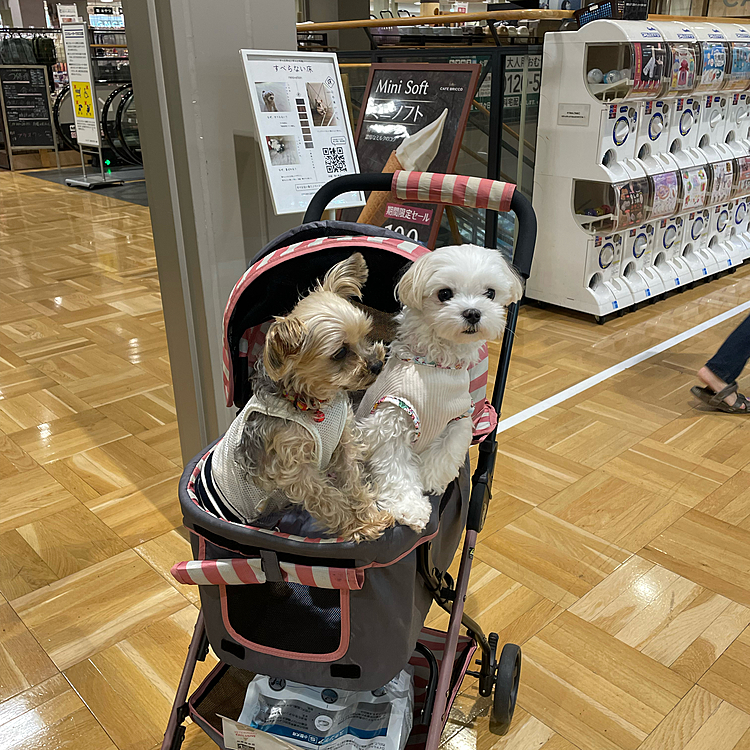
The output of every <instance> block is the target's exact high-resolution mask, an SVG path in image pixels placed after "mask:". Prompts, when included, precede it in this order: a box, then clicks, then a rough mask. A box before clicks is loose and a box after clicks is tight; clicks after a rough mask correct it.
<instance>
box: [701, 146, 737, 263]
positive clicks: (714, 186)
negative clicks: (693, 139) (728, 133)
mask: <svg viewBox="0 0 750 750" xmlns="http://www.w3.org/2000/svg"><path fill="white" fill-rule="evenodd" d="M709 177H710V184H711V187H710V190H709V199H708V202H707V207H708V210H709V224H708V251H709V252H710V253H711V254H712V255H713V256H714V257H715V258H717V260H718V262H719V269H720V270H722V271H725V270H726V269H727V268H732V267H733V266H736V265H737V264H738V262H741V261H738V256H739V255H740V253H739V250H738V248H736V247H734V246H732V245H731V244H730V242H729V239H730V236H731V230H732V217H733V214H734V201H733V200H732V185H733V182H734V160H729V161H728V162H726V161H721V162H715V163H712V164H710V165H709Z"/></svg>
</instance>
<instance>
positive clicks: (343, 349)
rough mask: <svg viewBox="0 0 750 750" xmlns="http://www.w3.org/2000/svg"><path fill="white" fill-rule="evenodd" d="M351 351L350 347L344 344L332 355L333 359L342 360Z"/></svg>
mask: <svg viewBox="0 0 750 750" xmlns="http://www.w3.org/2000/svg"><path fill="white" fill-rule="evenodd" d="M348 353H349V348H348V347H346V346H342V347H341V349H339V350H338V351H337V352H336V353H335V354H333V355H332V356H331V359H335V360H337V361H338V360H342V359H343V358H344V357H346V355H347V354H348Z"/></svg>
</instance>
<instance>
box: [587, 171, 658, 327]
mask: <svg viewBox="0 0 750 750" xmlns="http://www.w3.org/2000/svg"><path fill="white" fill-rule="evenodd" d="M644 183H646V180H645V178H642V179H638V180H633V181H628V182H621V183H616V184H614V185H611V184H608V183H596V182H591V181H589V180H580V181H576V182H575V184H574V189H573V201H574V212H575V218H576V221H577V223H578V224H579V226H580V227H581V228H582V229H583V230H585V231H586V232H587V233H588V234H589V239H588V241H587V247H586V263H585V267H584V272H583V279H582V281H583V286H584V288H585V289H586V290H587V294H588V295H589V297H590V302H591V303H593V304H589V310H588V311H589V312H593V313H594V314H595V315H597V316H605V315H608V314H609V313H612V312H613V311H619V310H623V309H625V308H627V307H629V306H631V305H633V304H635V301H636V300H635V297H634V296H633V292H632V290H631V288H630V287H629V286H628V284H626V283H625V281H624V279H623V278H622V273H621V269H622V260H623V257H624V249H625V237H626V234H627V231H626V230H627V229H628V228H629V227H630V226H631V225H633V224H640V223H643V220H644V219H645V212H646V198H647V196H646V195H645V194H644V193H643V188H644ZM645 297H646V295H645V293H644V294H643V298H644V299H645Z"/></svg>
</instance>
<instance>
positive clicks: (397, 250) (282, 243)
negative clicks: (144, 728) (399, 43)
mask: <svg viewBox="0 0 750 750" xmlns="http://www.w3.org/2000/svg"><path fill="white" fill-rule="evenodd" d="M514 187H515V186H513V185H509V184H505V183H501V182H495V181H492V180H486V179H480V178H476V177H465V176H456V175H440V174H429V173H416V172H396V173H395V174H394V175H390V174H361V175H348V176H344V177H340V178H338V179H335V180H332V181H331V182H329V183H327V184H326V185H325V186H323V187H322V188H321V189H320V190H319V191H318V193H317V194H316V195H315V197H314V198H313V200H312V202H311V204H310V207H309V208H308V211H307V213H306V214H305V218H304V223H303V224H302V225H301V226H299V227H296V228H295V229H292V230H290V231H289V232H287V233H285V234H283V235H282V236H280V237H278V238H277V239H276V240H274V241H273V242H271V243H270V244H269V245H267V246H266V247H265V248H263V250H261V251H260V252H259V253H258V255H257V256H256V257H255V259H254V262H253V263H252V264H251V265H250V267H249V269H248V270H247V272H246V273H245V274H244V275H243V276H242V278H241V279H240V280H239V281H238V282H237V284H236V285H235V288H234V290H233V291H232V294H231V295H230V298H229V302H228V303H227V307H226V311H225V314H224V359H223V371H224V388H225V394H226V397H227V405H228V406H232V405H234V406H236V407H238V408H240V409H241V408H242V407H243V406H244V405H245V403H246V402H247V401H248V399H249V398H250V396H251V395H252V394H251V392H250V381H249V377H248V376H249V372H250V370H251V368H252V367H253V363H254V362H255V361H256V360H257V358H258V356H259V355H260V354H261V353H262V348H263V341H264V330H265V329H266V328H267V326H268V324H269V323H270V320H271V318H272V316H273V315H279V314H284V313H286V312H288V311H289V310H291V308H292V307H293V306H294V305H295V303H296V302H297V299H298V297H299V295H300V293H302V292H304V291H306V290H307V289H308V288H309V287H310V286H312V284H313V283H314V281H315V280H317V279H319V278H321V277H322V276H323V275H324V273H325V272H326V271H327V270H328V269H329V268H331V267H332V266H333V265H334V264H335V263H337V262H339V261H341V260H343V259H344V258H346V257H348V256H349V255H351V253H352V252H355V251H359V252H361V253H362V254H363V255H364V257H365V259H366V261H367V265H368V268H369V277H368V280H367V284H366V286H365V289H364V299H363V303H364V304H365V305H367V306H368V307H370V308H373V309H375V310H379V311H382V312H386V313H395V312H396V311H397V309H398V304H397V302H396V300H395V298H394V293H393V290H394V286H395V283H396V281H397V280H398V278H399V277H400V274H401V273H402V271H403V270H404V268H405V266H406V265H407V264H408V263H410V262H411V261H412V260H413V259H415V258H417V257H419V256H420V255H423V254H424V253H427V252H429V250H427V248H425V247H423V246H422V245H419V244H416V243H414V242H411V241H408V240H407V239H406V238H405V237H404V235H402V234H397V233H395V232H392V231H390V230H388V229H383V228H380V227H374V226H368V225H365V224H352V223H347V222H339V221H320V218H321V216H322V214H323V211H324V210H325V208H326V206H327V205H328V203H329V202H330V201H331V200H332V199H333V198H334V197H336V196H337V195H340V194H342V193H345V192H349V191H351V190H368V191H369V190H374V191H388V190H391V189H392V190H393V192H394V193H395V194H396V195H397V196H398V198H400V199H401V200H405V201H412V202H414V201H422V202H431V203H435V202H439V203H445V204H452V205H464V206H472V207H478V208H488V209H492V210H496V211H508V210H512V211H513V212H514V213H515V215H516V218H517V220H518V232H517V240H516V247H515V253H514V258H513V262H514V265H515V267H516V269H517V270H518V271H519V273H520V274H521V276H522V277H523V278H524V279H526V278H528V276H529V272H530V268H531V261H532V256H533V251H534V242H535V238H536V217H535V215H534V211H533V209H532V208H531V204H530V202H529V201H528V200H527V199H526V198H525V197H524V196H523V195H522V194H521V193H520V192H517V191H514ZM517 317H518V309H517V305H515V304H514V305H511V306H510V309H509V310H508V319H507V330H506V332H505V336H504V339H503V342H502V348H501V354H500V362H499V368H498V372H497V376H496V378H495V386H494V393H493V396H492V399H491V403H489V402H488V401H487V400H486V398H485V394H484V389H485V388H486V383H487V371H486V365H487V360H486V359H485V360H484V366H485V367H484V371H483V370H482V366H481V363H480V365H478V366H476V370H475V371H472V374H471V380H472V385H471V388H472V395H473V397H474V402H475V409H474V414H473V421H474V428H475V430H474V432H475V442H479V457H478V461H477V466H476V469H475V471H474V473H473V476H471V479H469V474H470V468H469V461H468V457H467V460H466V463H465V466H464V468H463V469H462V470H461V472H460V474H459V476H458V478H457V479H456V480H454V481H453V482H452V483H451V485H450V486H449V487H448V489H447V490H446V491H445V493H444V495H443V496H442V497H432V498H431V502H432V517H431V519H430V521H429V524H428V525H427V527H426V528H425V530H424V531H423V532H422V533H417V532H415V531H413V530H412V529H410V528H408V527H405V526H396V527H394V528H391V529H388V530H387V531H386V532H385V534H384V535H383V536H382V537H380V538H379V539H377V540H374V541H370V542H362V543H359V544H357V543H354V542H344V541H340V540H337V539H326V538H309V537H306V536H303V535H300V534H299V533H291V532H290V531H289V530H288V529H287V530H284V529H281V528H275V529H272V530H271V529H263V528H256V527H254V526H245V525H240V524H236V523H231V522H228V521H224V520H222V519H219V518H218V517H217V516H215V515H213V514H211V513H209V512H208V511H207V510H205V509H204V507H203V506H202V503H201V497H202V496H201V492H202V482H209V481H210V475H209V472H202V468H203V464H204V461H205V458H206V456H207V455H208V453H209V452H210V449H211V447H212V446H209V448H207V449H206V450H205V451H203V452H202V453H201V454H200V455H198V456H197V457H196V458H194V459H193V460H192V461H190V462H189V464H188V466H187V467H186V468H185V471H184V473H183V475H182V478H181V480H180V485H179V498H180V503H181V506H182V511H183V516H184V523H185V526H186V527H187V529H188V530H189V532H190V538H191V545H192V550H193V555H194V560H191V561H188V562H182V563H177V564H176V565H175V566H174V568H173V569H172V575H173V576H174V577H175V578H176V579H177V580H178V581H180V582H182V583H188V584H195V585H197V586H198V587H199V591H200V598H201V612H200V614H199V616H198V621H197V623H196V626H195V632H194V634H193V638H192V641H191V644H190V648H189V652H188V656H187V661H186V663H185V666H184V668H183V672H182V677H181V679H180V683H179V687H178V690H177V695H176V697H175V701H174V705H173V707H172V712H171V715H170V719H169V724H168V727H167V731H166V733H165V736H164V741H163V744H162V749H163V750H177V748H179V747H180V745H181V743H182V740H183V737H184V734H185V727H184V726H183V722H184V721H185V719H186V718H187V716H190V717H191V718H192V720H193V721H195V722H196V723H197V724H198V725H199V726H200V727H201V728H202V729H203V730H204V731H205V732H206V733H207V734H208V735H209V736H210V737H211V738H212V739H213V740H214V741H215V742H216V743H217V744H218V745H219V746H220V747H222V748H223V747H224V742H223V740H224V738H223V734H222V718H221V717H222V716H224V717H228V718H230V719H237V718H238V716H239V715H240V712H241V709H242V706H243V701H244V697H245V692H246V690H247V686H248V684H249V682H250V680H251V679H252V678H253V677H254V675H255V674H260V675H268V676H270V677H274V678H280V679H283V680H293V681H296V682H301V683H304V684H307V685H315V686H320V687H322V688H332V689H344V690H377V689H379V688H380V687H381V686H383V685H385V684H386V683H388V682H389V681H390V680H391V679H392V678H393V677H394V676H395V675H397V674H399V673H400V672H401V670H403V669H404V668H405V667H406V665H407V663H408V664H410V665H411V667H412V668H413V683H414V707H415V710H414V718H413V728H412V731H411V734H410V735H409V739H408V742H407V748H408V749H409V750H417V749H418V748H420V749H421V748H424V747H426V748H427V750H437V747H438V743H439V740H440V735H441V732H442V729H443V727H444V725H445V722H446V720H447V717H448V712H449V710H450V708H451V705H452V704H453V701H454V699H455V697H456V695H457V694H458V691H459V688H460V686H461V682H462V679H463V677H464V675H465V674H467V673H468V674H471V675H473V676H475V677H477V678H478V689H479V693H480V695H482V696H484V697H489V696H492V694H493V692H494V700H493V703H492V711H491V729H493V731H495V732H496V733H498V734H505V733H506V732H507V731H508V728H509V726H510V721H511V718H512V716H513V710H514V707H515V702H516V694H517V690H518V682H519V676H520V666H521V651H520V648H519V647H518V646H516V645H513V644H507V645H505V646H504V647H503V649H502V651H501V652H500V653H498V636H497V634H495V633H490V634H489V635H488V636H485V635H484V634H483V632H482V630H481V628H480V627H479V626H478V625H477V624H476V623H475V622H474V621H473V620H471V619H470V618H469V617H468V616H467V615H466V614H465V613H464V611H463V610H464V601H465V598H466V593H467V588H468V582H469V573H470V569H471V563H472V558H473V554H474V548H475V545H476V540H477V534H478V533H479V531H480V530H481V528H482V526H483V523H484V519H485V515H486V512H487V507H488V503H489V500H490V497H491V486H492V474H493V468H494V462H495V452H496V443H495V427H496V424H497V413H499V411H500V406H501V403H502V397H503V391H504V389H505V383H506V378H507V371H508V364H509V361H510V354H511V346H512V340H513V336H514V330H515V326H516V320H517ZM475 373H476V374H475ZM475 391H476V392H475ZM480 441H481V442H480ZM464 530H465V531H466V533H465V537H464V545H463V552H462V555H461V561H460V567H459V572H458V576H457V580H456V582H455V583H454V581H453V580H452V578H451V576H450V575H449V574H448V572H447V571H448V568H449V566H450V564H451V562H452V560H453V557H454V555H455V552H456V550H457V549H458V545H459V543H460V540H461V536H462V535H463V534H464ZM433 601H434V602H436V603H437V604H438V605H439V606H440V607H442V608H443V609H445V610H446V611H447V612H449V613H450V622H449V627H448V631H447V632H441V631H438V630H434V629H431V628H425V627H423V626H424V621H425V618H426V616H427V613H428V610H429V609H430V606H431V604H432V602H433ZM462 629H463V630H464V632H463V633H462V632H461V630H462ZM209 644H210V646H211V648H212V650H213V651H214V653H215V654H216V656H217V657H218V659H219V664H218V666H217V667H216V668H214V669H213V671H212V672H211V673H210V674H209V675H208V676H207V677H206V679H205V680H204V681H203V683H202V684H201V685H200V687H198V689H197V690H196V691H195V692H194V693H193V694H192V695H190V697H188V692H189V688H190V683H191V680H192V677H193V673H194V670H195V666H196V662H197V660H203V659H205V658H206V655H207V653H208V648H209ZM477 648H479V650H480V651H481V658H480V659H479V660H478V661H477V664H478V665H479V669H478V670H477V671H470V670H469V667H470V666H471V660H472V657H473V656H474V653H475V651H476V650H477Z"/></svg>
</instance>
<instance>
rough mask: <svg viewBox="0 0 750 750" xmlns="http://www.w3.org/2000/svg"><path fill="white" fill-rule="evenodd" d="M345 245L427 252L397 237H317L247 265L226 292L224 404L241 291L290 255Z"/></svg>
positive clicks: (230, 399)
mask: <svg viewBox="0 0 750 750" xmlns="http://www.w3.org/2000/svg"><path fill="white" fill-rule="evenodd" d="M342 244H344V245H346V246H347V248H351V250H352V252H354V251H355V250H356V249H357V248H360V247H361V248H371V247H372V246H373V245H379V246H380V247H382V248H383V249H385V250H387V251H388V252H391V253H395V254H396V255H400V256H402V257H403V258H409V259H414V260H416V259H417V258H419V257H420V256H422V255H424V254H425V253H429V252H430V251H429V250H428V249H427V248H426V247H424V246H423V245H418V244H416V243H414V242H409V241H408V240H397V239H394V238H391V237H351V236H346V237H318V238H317V239H314V240H306V241H305V242H297V243H295V244H293V245H289V246H288V247H281V248H278V249H277V250H274V251H273V252H272V253H269V254H268V255H266V256H265V257H263V258H261V259H260V260H259V261H257V262H256V263H253V265H252V266H250V268H248V269H247V271H245V273H243V274H242V276H241V277H240V279H239V281H237V283H236V284H235V285H234V289H232V293H231V294H230V295H229V300H228V301H227V306H226V308H225V309H224V326H223V327H224V346H223V352H222V377H223V379H224V396H225V398H226V404H227V406H232V405H233V404H234V374H233V364H232V352H231V351H230V350H229V321H230V320H231V318H232V313H233V312H234V307H235V305H236V304H237V302H238V300H239V299H240V297H241V296H242V293H243V292H244V291H245V290H246V289H247V288H248V287H249V286H250V284H252V283H253V281H255V280H256V279H257V278H258V277H259V276H260V275H261V274H262V273H264V272H265V271H267V270H268V269H269V268H273V267H274V266H278V265H280V264H281V263H284V262H285V261H286V260H288V259H289V258H290V257H291V256H295V257H299V256H301V255H308V254H309V253H316V252H318V251H319V250H328V249H330V248H334V247H337V246H339V245H342Z"/></svg>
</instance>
